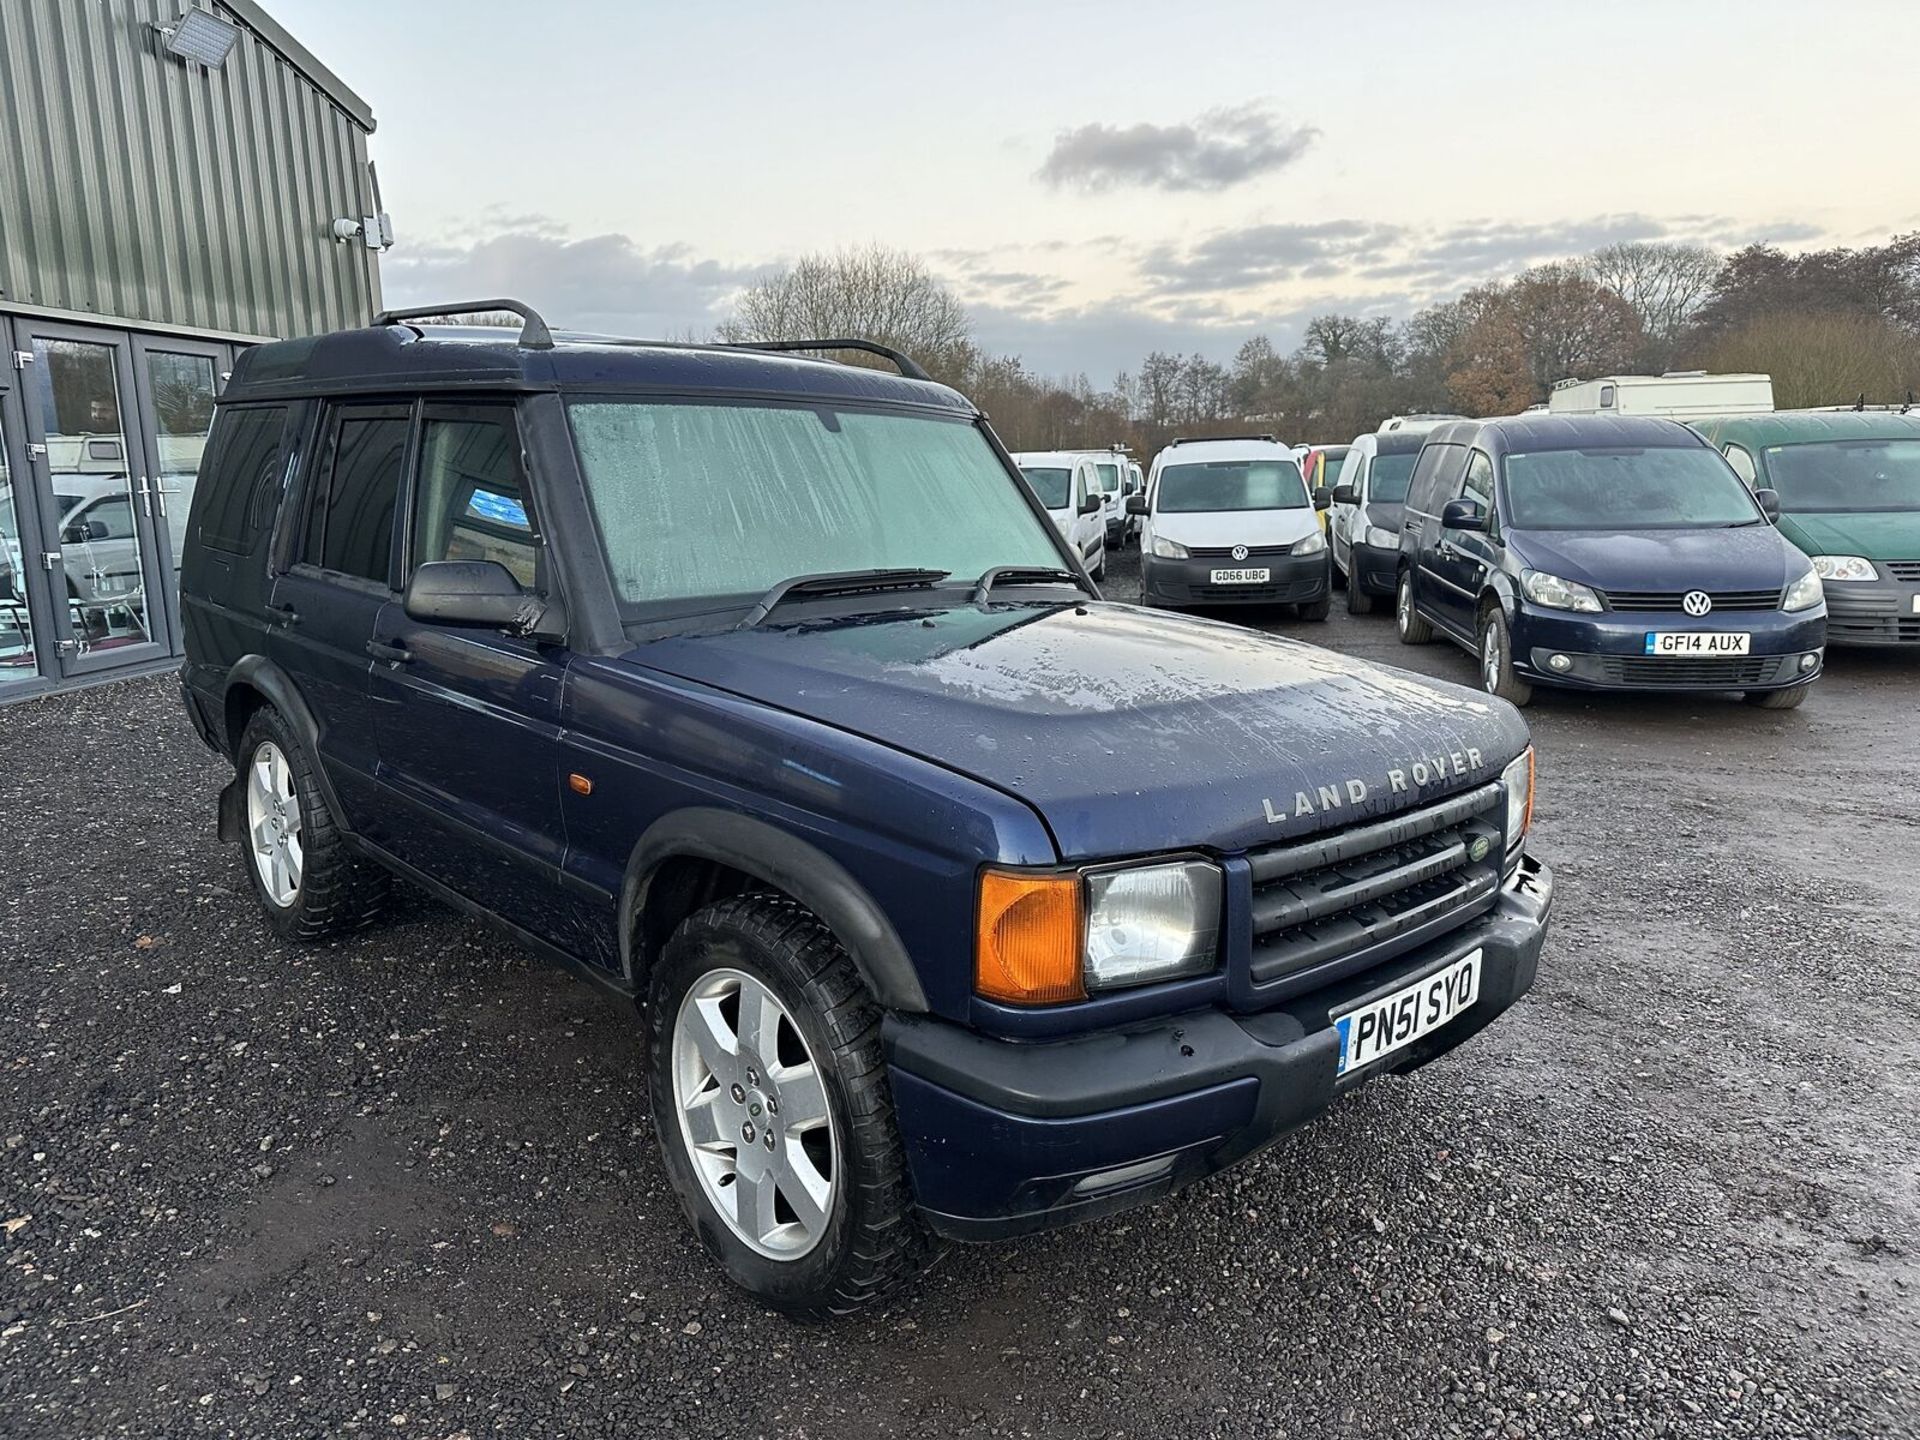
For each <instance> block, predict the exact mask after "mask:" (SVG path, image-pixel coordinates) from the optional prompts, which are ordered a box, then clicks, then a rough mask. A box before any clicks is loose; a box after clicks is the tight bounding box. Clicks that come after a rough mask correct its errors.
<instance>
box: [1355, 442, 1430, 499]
mask: <svg viewBox="0 0 1920 1440" xmlns="http://www.w3.org/2000/svg"><path fill="white" fill-rule="evenodd" d="M1419 458H1420V452H1419V451H1418V450H1408V451H1406V452H1404V453H1402V454H1399V455H1376V456H1374V457H1373V469H1371V470H1369V471H1368V472H1367V499H1369V500H1378V501H1379V502H1380V503H1381V504H1382V505H1404V504H1406V503H1407V485H1408V483H1409V482H1411V481H1412V479H1413V462H1414V461H1416V460H1418V459H1419Z"/></svg>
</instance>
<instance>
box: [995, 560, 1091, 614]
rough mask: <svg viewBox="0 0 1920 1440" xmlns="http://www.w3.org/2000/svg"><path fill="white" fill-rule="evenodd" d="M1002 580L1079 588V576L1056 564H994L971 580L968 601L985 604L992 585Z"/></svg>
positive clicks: (1011, 582) (1023, 583)
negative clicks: (970, 592)
mask: <svg viewBox="0 0 1920 1440" xmlns="http://www.w3.org/2000/svg"><path fill="white" fill-rule="evenodd" d="M1003 580H1004V581H1007V582H1008V583H1010V584H1016V585H1071V586H1073V587H1074V589H1076V590H1077V589H1079V588H1080V577H1079V576H1078V575H1076V574H1074V573H1073V572H1072V571H1071V570H1064V569H1062V568H1060V567H1059V566H1057V565H995V566H994V567H993V568H992V569H991V570H988V571H987V572H986V573H985V574H983V575H982V576H981V577H980V578H979V579H978V580H976V581H974V582H973V596H972V598H971V600H970V601H969V602H968V603H969V604H973V605H984V604H986V603H987V596H988V595H990V594H991V593H992V592H993V587H994V586H995V585H998V584H999V583H1000V582H1001V581H1003Z"/></svg>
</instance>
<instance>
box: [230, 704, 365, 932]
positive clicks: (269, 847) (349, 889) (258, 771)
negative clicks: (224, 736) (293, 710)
mask: <svg viewBox="0 0 1920 1440" xmlns="http://www.w3.org/2000/svg"><path fill="white" fill-rule="evenodd" d="M237 765H238V769H239V778H240V780H241V782H242V784H243V786H244V793H245V797H246V834H245V836H244V837H242V839H241V842H240V846H241V848H240V856H241V860H242V863H244V864H245V866H246V869H247V878H248V880H249V881H251V882H252V884H253V893H254V894H255V895H257V896H258V897H259V899H260V905H261V908H262V909H264V910H265V911H266V912H267V920H268V922H269V923H271V924H272V926H273V928H274V929H275V930H277V931H278V932H279V933H280V934H281V935H282V936H284V937H285V938H286V939H288V940H324V939H326V938H327V937H328V936H330V935H343V934H345V933H346V932H347V931H349V930H357V929H359V928H360V927H361V926H362V925H365V924H368V923H369V922H370V921H372V920H374V919H376V918H377V917H378V916H379V914H380V912H381V911H382V910H383V909H385V908H386V903H387V892H388V889H389V886H390V883H391V881H390V877H389V876H388V874H387V872H386V871H385V870H383V869H381V868H380V867H379V866H378V865H375V864H373V863H372V862H370V861H367V860H362V859H360V858H359V857H357V856H356V855H354V854H353V852H352V851H350V850H349V849H348V848H347V844H346V840H345V839H344V838H343V837H342V836H341V834H340V828H339V824H338V822H337V821H336V820H335V818H334V815H333V812H332V811H331V810H329V809H328V808H327V801H326V797H325V796H324V795H322V794H321V791H320V786H319V783H318V782H317V781H316V780H315V778H314V773H313V764H312V762H311V761H310V760H308V758H307V752H306V747H305V746H303V745H302V744H301V743H300V741H299V740H298V739H296V738H295V736H294V734H293V731H292V729H291V727H289V726H288V724H287V722H286V720H285V718H284V717H282V715H281V714H280V712H279V711H278V710H275V709H274V708H273V707H272V706H270V705H269V706H267V707H265V708H264V709H261V710H258V711H256V712H255V713H254V716H253V718H252V719H251V720H249V721H248V722H247V728H246V730H245V732H244V733H243V734H242V735H241V737H240V749H239V758H238V761H237Z"/></svg>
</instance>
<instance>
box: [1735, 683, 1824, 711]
mask: <svg viewBox="0 0 1920 1440" xmlns="http://www.w3.org/2000/svg"><path fill="white" fill-rule="evenodd" d="M1811 689H1813V686H1811V685H1796V686H1794V687H1793V689H1791V690H1749V691H1747V693H1746V696H1745V699H1746V702H1747V704H1749V705H1757V706H1759V707H1760V708H1761V709H1762V710H1797V709H1799V708H1800V702H1801V701H1803V700H1805V699H1806V698H1807V692H1808V691H1809V690H1811Z"/></svg>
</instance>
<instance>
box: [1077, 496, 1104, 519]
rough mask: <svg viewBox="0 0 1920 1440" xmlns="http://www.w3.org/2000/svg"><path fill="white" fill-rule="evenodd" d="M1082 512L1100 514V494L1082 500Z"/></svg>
mask: <svg viewBox="0 0 1920 1440" xmlns="http://www.w3.org/2000/svg"><path fill="white" fill-rule="evenodd" d="M1080 513H1081V514H1082V515H1097V514H1099V513H1100V497H1099V496H1098V495H1089V496H1087V497H1086V498H1085V499H1084V500H1082V501H1081V502H1080Z"/></svg>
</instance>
